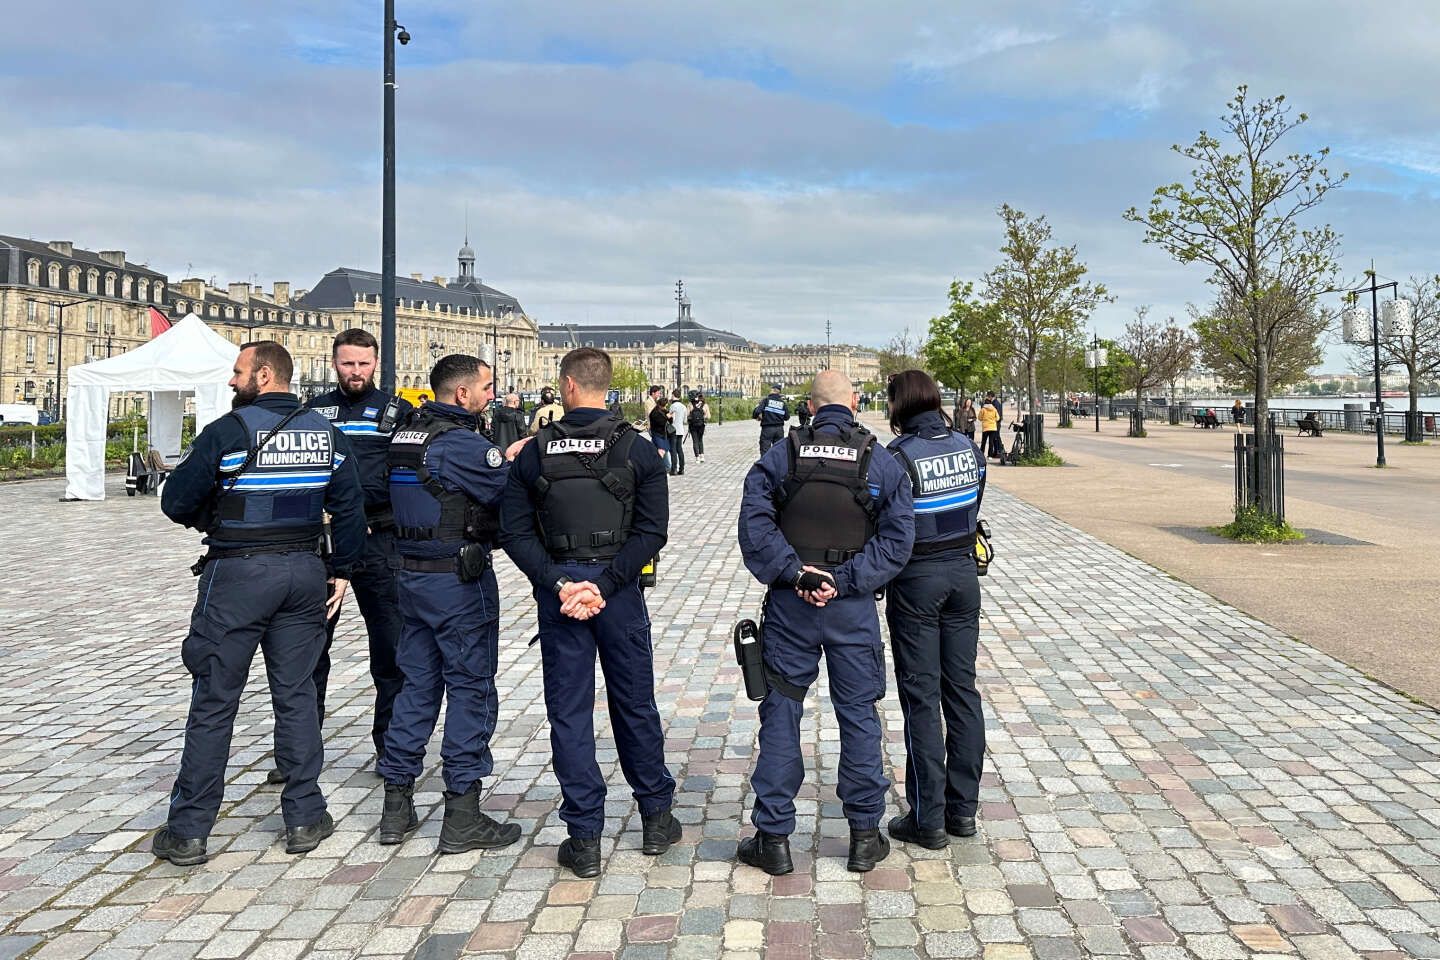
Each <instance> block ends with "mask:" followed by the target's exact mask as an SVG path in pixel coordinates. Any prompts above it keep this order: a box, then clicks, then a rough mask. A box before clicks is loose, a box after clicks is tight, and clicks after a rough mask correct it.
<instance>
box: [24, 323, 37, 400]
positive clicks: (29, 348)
mask: <svg viewBox="0 0 1440 960" xmlns="http://www.w3.org/2000/svg"><path fill="white" fill-rule="evenodd" d="M25 362H26V363H34V362H35V334H33V333H30V334H26V335H25ZM26 387H27V389H29V390H30V391H31V392H32V393H33V392H34V391H35V387H34V385H33V384H27V385H26Z"/></svg>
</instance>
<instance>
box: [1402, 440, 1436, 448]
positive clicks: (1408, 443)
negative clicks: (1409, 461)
mask: <svg viewBox="0 0 1440 960" xmlns="http://www.w3.org/2000/svg"><path fill="white" fill-rule="evenodd" d="M1400 446H1402V447H1428V446H1430V444H1429V443H1428V442H1426V441H1424V440H1401V441H1400Z"/></svg>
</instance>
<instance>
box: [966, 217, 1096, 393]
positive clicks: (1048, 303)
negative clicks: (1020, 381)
mask: <svg viewBox="0 0 1440 960" xmlns="http://www.w3.org/2000/svg"><path fill="white" fill-rule="evenodd" d="M999 213H1000V219H1002V220H1003V221H1004V222H1005V245H1004V246H1002V247H1001V248H1000V252H1001V253H1003V254H1004V255H1005V259H1004V260H1002V261H1001V262H1000V264H999V266H996V267H994V268H993V269H992V270H990V272H989V273H987V274H985V277H984V284H985V299H986V300H988V301H989V302H990V303H992V304H994V306H995V308H996V310H997V311H998V312H999V316H1000V324H999V326H1000V329H1001V331H1002V337H1001V342H1003V343H1004V346H1005V349H1006V350H1007V351H1008V352H1009V353H1010V354H1011V355H1012V356H1013V357H1015V359H1016V360H1018V361H1020V363H1021V365H1022V366H1023V367H1024V373H1025V389H1026V395H1027V397H1028V398H1029V401H1030V406H1029V409H1030V410H1032V411H1033V410H1036V409H1038V407H1039V394H1040V389H1039V384H1038V382H1037V379H1036V373H1035V366H1036V359H1037V358H1038V357H1039V355H1040V352H1041V350H1042V349H1043V348H1044V347H1046V346H1047V345H1048V343H1049V342H1050V341H1052V340H1056V339H1062V338H1078V336H1079V333H1080V326H1081V324H1083V323H1084V321H1085V319H1086V318H1087V317H1089V316H1090V313H1091V311H1092V310H1094V309H1095V307H1096V305H1097V304H1099V303H1102V302H1104V301H1106V300H1108V299H1110V298H1109V297H1108V296H1107V295H1106V290H1105V287H1104V286H1103V285H1102V284H1098V283H1085V282H1083V281H1084V277H1085V274H1086V273H1087V272H1088V268H1087V267H1086V266H1085V264H1083V263H1081V262H1080V258H1079V257H1078V256H1076V254H1075V248H1074V247H1057V246H1052V245H1051V234H1050V224H1049V223H1048V222H1047V221H1046V219H1045V218H1044V217H1043V216H1040V217H1036V218H1034V219H1033V220H1032V219H1031V218H1029V217H1027V216H1026V215H1025V214H1024V213H1022V212H1021V211H1019V210H1016V209H1015V208H1014V207H1012V206H1010V205H1009V204H1005V205H1003V206H1002V207H1001V208H1000V211H999Z"/></svg>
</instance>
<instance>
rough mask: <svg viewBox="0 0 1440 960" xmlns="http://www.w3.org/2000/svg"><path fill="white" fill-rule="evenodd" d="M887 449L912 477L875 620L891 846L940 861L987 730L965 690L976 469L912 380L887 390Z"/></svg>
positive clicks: (974, 788) (971, 788)
mask: <svg viewBox="0 0 1440 960" xmlns="http://www.w3.org/2000/svg"><path fill="white" fill-rule="evenodd" d="M888 396H889V400H890V429H891V431H892V432H894V433H895V434H897V436H896V438H895V439H894V440H892V441H891V442H890V444H889V449H890V451H891V452H892V453H894V454H895V458H896V460H898V461H899V462H900V464H901V465H902V466H904V468H905V471H906V473H908V474H909V477H910V491H911V498H912V501H913V503H914V510H915V547H914V549H913V550H912V551H911V553H910V560H909V562H908V563H906V564H905V568H904V569H903V570H901V571H900V573H899V575H897V576H896V577H895V579H894V580H892V581H891V582H890V586H889V587H888V588H887V591H886V592H887V598H886V603H885V618H886V621H887V622H888V623H889V625H890V647H891V651H892V652H893V655H894V661H895V684H896V687H897V688H898V690H899V694H900V712H901V715H902V716H903V718H904V723H905V753H906V763H905V801H906V803H907V804H908V806H909V809H908V810H907V811H906V812H905V813H903V814H901V815H900V816H898V817H895V818H894V819H893V820H891V821H890V825H889V830H890V836H891V837H892V838H893V839H895V840H899V841H901V842H903V843H914V844H919V845H920V846H922V847H928V848H930V849H932V850H938V849H940V848H941V847H944V846H946V845H948V844H949V842H950V841H949V837H950V836H957V837H969V836H973V835H974V834H975V813H976V809H977V806H978V803H979V798H980V772H981V769H982V765H983V763H984V759H985V718H984V716H983V715H982V713H981V709H980V692H979V690H978V689H977V688H976V685H975V657H976V651H977V648H978V645H979V638H980V581H979V578H978V576H977V575H976V568H975V530H976V525H977V524H978V522H979V515H980V501H981V498H982V497H983V496H984V493H985V458H984V456H982V455H981V453H980V451H979V449H978V448H977V447H976V446H975V443H974V441H972V440H971V439H969V438H968V437H965V436H963V435H962V434H960V433H959V432H958V431H956V430H954V429H952V428H951V425H950V424H949V423H947V422H946V421H945V417H944V414H942V413H941V412H940V388H939V387H938V386H936V384H935V381H934V380H933V379H932V378H931V377H930V375H929V374H927V373H925V372H924V371H922V370H906V371H904V372H903V373H901V374H899V375H898V376H897V377H896V378H895V379H893V380H891V381H890V385H889V388H888Z"/></svg>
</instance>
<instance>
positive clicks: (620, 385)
mask: <svg viewBox="0 0 1440 960" xmlns="http://www.w3.org/2000/svg"><path fill="white" fill-rule="evenodd" d="M648 384H649V381H648V380H647V379H646V377H645V371H644V370H641V369H640V368H639V367H634V366H631V365H630V364H628V363H626V362H625V361H624V360H616V361H615V364H614V367H613V368H612V370H611V372H610V386H611V387H613V388H614V389H616V390H619V391H620V395H621V396H622V397H636V396H640V395H641V394H643V393H644V392H645V387H646V386H648Z"/></svg>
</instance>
